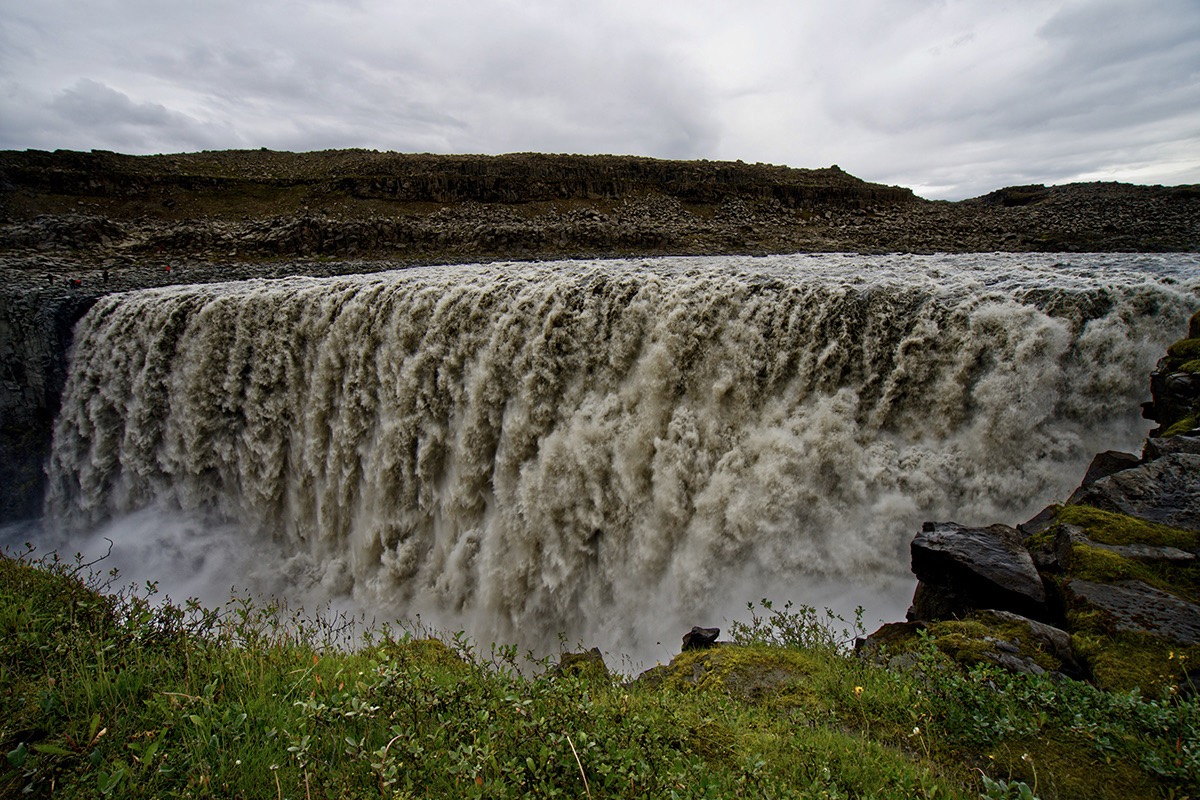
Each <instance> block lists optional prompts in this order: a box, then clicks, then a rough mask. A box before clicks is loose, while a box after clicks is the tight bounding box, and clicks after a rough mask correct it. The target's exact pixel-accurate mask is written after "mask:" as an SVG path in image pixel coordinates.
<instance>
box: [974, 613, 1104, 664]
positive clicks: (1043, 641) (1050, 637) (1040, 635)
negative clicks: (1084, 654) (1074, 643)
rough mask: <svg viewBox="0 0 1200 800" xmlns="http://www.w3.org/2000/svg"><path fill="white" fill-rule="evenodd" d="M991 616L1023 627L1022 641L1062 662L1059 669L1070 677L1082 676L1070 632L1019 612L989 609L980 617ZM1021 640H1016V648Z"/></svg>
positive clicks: (1002, 621)
mask: <svg viewBox="0 0 1200 800" xmlns="http://www.w3.org/2000/svg"><path fill="white" fill-rule="evenodd" d="M987 617H991V618H993V619H995V620H997V621H998V622H1000V623H1008V624H1010V625H1018V626H1020V627H1022V628H1024V630H1025V633H1024V634H1023V635H1022V637H1021V639H1023V640H1024V643H1025V644H1027V645H1031V646H1032V647H1033V648H1034V649H1036V650H1041V651H1043V652H1046V653H1048V654H1050V655H1051V656H1053V657H1054V658H1056V659H1058V661H1059V662H1060V663H1061V664H1062V666H1061V667H1060V668H1059V670H1060V671H1061V672H1062V673H1063V674H1064V675H1068V676H1070V677H1072V678H1079V677H1082V676H1083V675H1084V673H1085V670H1084V668H1083V665H1082V664H1081V663H1080V662H1079V659H1078V658H1077V657H1076V655H1075V649H1074V648H1073V647H1071V634H1069V633H1067V632H1066V631H1064V630H1063V629H1062V628H1057V627H1055V626H1053V625H1047V624H1045V623H1043V622H1038V621H1037V620H1034V619H1029V618H1028V617H1022V616H1021V615H1020V614H1013V613H1012V612H1009V611H996V610H994V609H989V610H987V611H985V612H984V614H983V615H982V616H981V618H983V619H986V618H987ZM1021 644H1022V641H1017V642H1016V645H1017V646H1018V648H1019V647H1020V646H1021Z"/></svg>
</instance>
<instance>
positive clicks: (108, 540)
mask: <svg viewBox="0 0 1200 800" xmlns="http://www.w3.org/2000/svg"><path fill="white" fill-rule="evenodd" d="M104 541H106V542H108V552H106V553H105V554H104V555H102V556H100V557H99V558H97V559H96V560H95V561H89V562H87V563H86V564H80V565H79V566H78V567H76V568H75V571H76V572H81V571H83V570H85V569H87V568H88V567H90V566H92V565H94V564H99V563H100V562H101V561H103V560H104V559H106V558H108V557H109V556H111V555H112V549H113V540H112V539H110V538H108V537H107V536H105V537H104Z"/></svg>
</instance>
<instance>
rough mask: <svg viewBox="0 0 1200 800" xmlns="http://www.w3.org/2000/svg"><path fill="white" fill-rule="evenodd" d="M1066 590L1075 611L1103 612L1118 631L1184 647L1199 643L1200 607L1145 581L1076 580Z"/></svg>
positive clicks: (1067, 585) (1068, 584)
mask: <svg viewBox="0 0 1200 800" xmlns="http://www.w3.org/2000/svg"><path fill="white" fill-rule="evenodd" d="M1064 591H1065V593H1066V596H1067V599H1068V601H1069V602H1070V603H1072V605H1073V606H1074V607H1075V608H1089V609H1095V610H1098V611H1101V612H1103V613H1104V614H1106V615H1107V616H1108V618H1109V619H1110V620H1111V622H1112V624H1113V626H1114V627H1115V628H1116V629H1117V630H1120V631H1125V632H1129V633H1149V634H1152V635H1155V636H1159V637H1162V638H1164V639H1168V640H1170V641H1172V642H1175V643H1177V644H1181V645H1192V644H1200V606H1198V605H1196V604H1195V603H1189V602H1188V601H1186V600H1183V599H1181V598H1178V597H1176V596H1175V595H1173V594H1168V593H1167V592H1164V591H1161V590H1159V589H1155V588H1154V587H1153V586H1150V585H1148V584H1146V583H1143V582H1142V581H1121V582H1119V583H1112V584H1107V583H1093V582H1091V581H1083V580H1074V581H1069V582H1068V583H1067V584H1066V586H1065V587H1064Z"/></svg>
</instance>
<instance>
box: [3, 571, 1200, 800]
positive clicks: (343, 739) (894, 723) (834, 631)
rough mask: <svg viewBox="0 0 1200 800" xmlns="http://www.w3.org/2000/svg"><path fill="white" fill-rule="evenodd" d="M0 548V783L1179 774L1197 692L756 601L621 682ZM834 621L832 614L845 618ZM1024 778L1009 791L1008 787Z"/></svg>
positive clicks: (743, 793) (921, 789) (458, 638)
mask: <svg viewBox="0 0 1200 800" xmlns="http://www.w3.org/2000/svg"><path fill="white" fill-rule="evenodd" d="M95 569H96V567H95V565H91V566H89V565H85V564H80V563H78V562H68V561H63V560H59V559H58V558H57V557H56V556H53V555H52V556H49V557H43V558H35V557H34V556H33V554H32V553H24V554H21V555H18V556H16V557H8V556H5V557H0V715H2V717H0V720H2V721H0V749H2V750H3V752H4V754H5V759H4V761H3V762H0V796H5V797H10V796H14V797H15V796H21V795H23V794H29V795H30V796H34V797H37V796H51V795H53V796H61V797H68V798H70V797H88V798H93V797H104V796H108V797H129V798H139V797H155V798H158V797H211V796H221V797H232V798H272V799H274V800H282V798H305V799H306V800H307V799H308V798H377V797H387V798H397V797H489V798H491V797H526V796H536V797H586V798H599V797H666V798H671V797H714V798H715V797H721V798H724V797H814V798H816V797H824V798H872V797H875V798H891V797H925V798H934V797H936V798H955V797H963V798H965V797H979V796H981V795H982V796H985V797H1021V796H1039V797H1043V798H1053V797H1063V798H1067V797H1164V798H1165V797H1174V798H1182V797H1185V796H1196V795H1197V792H1198V789H1197V787H1198V784H1200V736H1198V734H1200V706H1198V704H1197V701H1196V700H1195V699H1182V698H1180V697H1178V696H1175V695H1172V694H1170V693H1169V692H1164V693H1163V694H1161V695H1159V696H1155V697H1148V696H1143V695H1141V694H1139V693H1137V692H1127V693H1106V692H1101V691H1099V690H1097V689H1095V688H1094V687H1092V686H1090V685H1088V684H1086V683H1080V682H1075V681H1070V680H1051V679H1050V678H1048V677H1041V678H1016V677H1012V676H1009V675H1007V674H1006V673H1002V672H998V671H996V670H995V669H990V668H988V667H987V666H986V665H977V666H975V667H973V668H972V669H971V670H970V671H965V672H964V671H962V670H960V669H958V668H956V667H954V666H952V665H951V662H950V660H949V659H948V658H946V657H945V655H944V654H942V653H940V652H939V651H938V650H937V648H936V647H933V646H932V645H931V644H930V645H929V646H925V647H923V648H922V649H920V651H919V655H918V657H917V658H916V659H915V661H914V663H913V665H912V666H911V668H909V669H907V670H904V671H889V670H887V669H884V668H883V667H881V666H879V665H878V664H877V663H875V662H874V661H872V660H870V659H867V658H862V657H859V656H856V655H855V654H854V653H853V651H852V649H851V648H850V647H849V641H848V640H847V637H846V636H845V635H843V633H842V630H843V627H842V626H841V624H840V623H839V622H838V621H837V620H836V618H833V617H832V616H831V615H826V616H822V615H820V614H818V613H817V612H815V611H813V610H812V609H809V608H793V607H792V606H791V605H785V606H782V607H778V608H776V607H774V606H772V605H771V604H770V603H767V602H765V601H764V603H763V605H761V606H759V607H755V606H750V608H749V621H748V622H744V623H743V622H735V623H734V624H733V626H732V634H733V637H734V644H731V645H727V646H724V647H718V648H715V649H711V650H704V651H692V652H689V653H686V654H683V655H681V656H680V657H679V658H676V659H675V660H674V661H673V662H672V663H671V664H670V665H665V666H661V667H659V668H657V669H656V670H655V671H654V672H653V673H652V676H650V677H647V678H645V679H642V680H638V681H630V680H627V679H625V678H622V677H620V676H613V675H610V674H609V673H608V672H607V671H605V670H602V669H595V668H590V667H589V668H586V669H564V670H557V669H554V668H552V667H551V665H550V664H549V663H548V662H547V661H531V660H529V659H526V658H522V657H521V656H519V655H518V652H517V650H516V648H514V647H503V646H492V647H490V648H487V649H486V650H482V649H480V648H477V647H476V646H475V645H474V644H473V643H471V642H470V641H469V640H468V639H467V638H466V637H465V636H463V635H461V634H458V635H453V636H445V637H443V638H440V639H439V638H428V637H422V636H419V635H418V634H417V633H416V632H413V631H402V630H393V629H387V628H384V629H383V630H379V631H374V632H371V633H369V634H367V635H364V636H362V637H360V638H359V640H358V641H357V642H356V644H355V645H354V646H353V647H347V646H345V643H344V642H345V634H346V631H345V630H344V629H343V628H341V627H339V623H338V621H337V620H333V621H325V622H322V621H320V620H311V619H305V618H301V617H298V616H296V615H293V614H289V613H288V612H287V610H286V609H283V608H280V607H278V606H273V605H270V604H267V605H259V604H255V603H251V602H249V601H247V600H235V601H231V603H230V604H228V605H226V606H224V607H223V608H220V609H208V608H202V607H200V606H199V605H197V604H195V603H185V604H183V605H182V606H179V605H175V604H171V603H167V602H160V601H159V599H158V598H157V595H156V591H157V587H155V586H154V585H153V584H150V585H147V586H145V587H142V588H140V589H138V590H134V589H133V588H132V587H129V588H126V589H118V590H115V591H114V590H113V589H112V587H113V586H115V585H116V584H115V581H116V578H117V576H115V575H113V574H111V573H110V574H108V575H107V576H106V575H102V574H97V573H96V572H95ZM852 637H853V634H851V635H850V638H851V639H852ZM1023 793H1024V794H1023Z"/></svg>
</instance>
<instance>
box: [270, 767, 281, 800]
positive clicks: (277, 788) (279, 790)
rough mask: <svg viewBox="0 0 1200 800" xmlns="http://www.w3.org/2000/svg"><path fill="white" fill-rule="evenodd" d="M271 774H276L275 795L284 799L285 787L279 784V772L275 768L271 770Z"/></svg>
mask: <svg viewBox="0 0 1200 800" xmlns="http://www.w3.org/2000/svg"><path fill="white" fill-rule="evenodd" d="M271 774H272V775H274V776H275V796H276V797H278V798H279V800H283V787H282V786H280V785H279V773H278V772H276V771H275V770H271Z"/></svg>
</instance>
